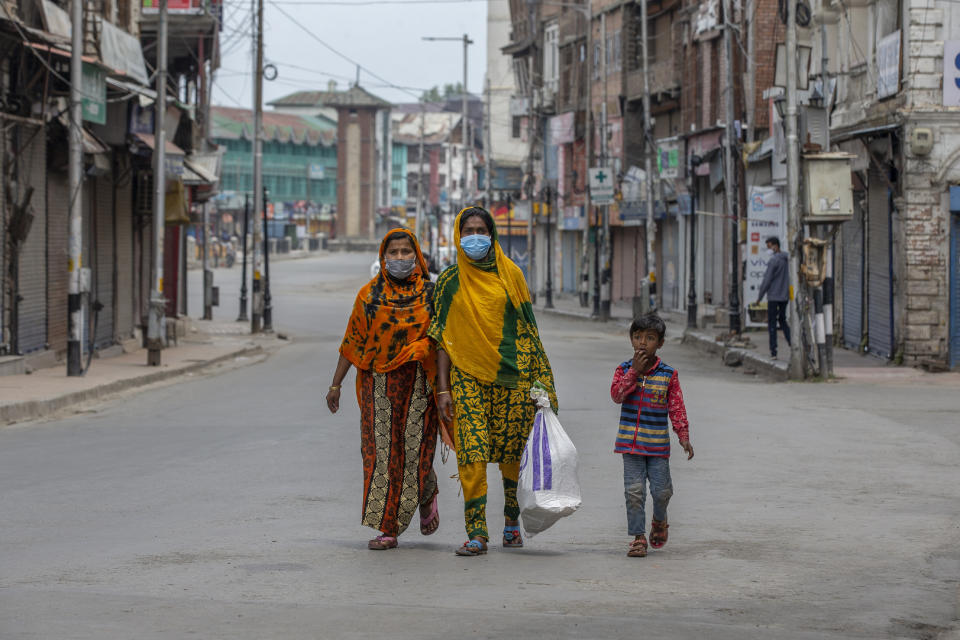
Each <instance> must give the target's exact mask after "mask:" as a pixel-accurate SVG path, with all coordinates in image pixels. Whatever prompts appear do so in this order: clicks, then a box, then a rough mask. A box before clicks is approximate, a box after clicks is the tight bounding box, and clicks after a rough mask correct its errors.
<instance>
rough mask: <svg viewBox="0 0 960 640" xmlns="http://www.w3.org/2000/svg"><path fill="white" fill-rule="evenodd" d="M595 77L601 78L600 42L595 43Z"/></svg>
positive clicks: (596, 78)
mask: <svg viewBox="0 0 960 640" xmlns="http://www.w3.org/2000/svg"><path fill="white" fill-rule="evenodd" d="M593 79H594V80H599V79H600V43H599V42H594V43H593Z"/></svg>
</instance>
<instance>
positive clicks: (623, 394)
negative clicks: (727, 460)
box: [610, 358, 690, 458]
mask: <svg viewBox="0 0 960 640" xmlns="http://www.w3.org/2000/svg"><path fill="white" fill-rule="evenodd" d="M610 397H611V398H612V399H613V401H614V402H616V403H617V404H620V405H622V406H621V409H620V425H619V430H618V431H617V442H616V447H615V449H614V452H615V453H632V454H635V455H642V456H654V457H659V458H668V457H670V432H669V431H668V428H667V418H668V417H669V418H670V422H671V423H672V424H673V430H674V431H676V433H677V437H678V438H679V439H680V441H681V442H684V441H686V440H689V439H690V425H689V423H688V422H687V411H686V408H685V407H684V404H683V391H682V390H681V389H680V381H679V380H678V378H677V370H676V369H674V368H673V367H671V366H669V365H668V364H666V363H664V362H663V360H661V359H659V358H658V359H657V362H656V364H654V365H653V367H652V368H651V369H650V370H649V371H647V373H646V374H644V375H638V373H637V372H636V371H635V370H634V369H633V367H632V364H631V361H629V360H628V361H627V362H624V363H622V364H620V366H618V367H617V370H616V371H615V372H614V374H613V384H612V385H611V386H610Z"/></svg>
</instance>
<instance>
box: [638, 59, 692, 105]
mask: <svg viewBox="0 0 960 640" xmlns="http://www.w3.org/2000/svg"><path fill="white" fill-rule="evenodd" d="M682 79H683V66H682V64H681V61H680V59H679V58H676V57H674V58H670V59H669V60H661V61H659V62H654V63H653V64H651V65H650V94H651V95H657V94H664V93H669V94H672V93H674V92H677V91H679V90H680V86H681V81H682ZM627 98H628V99H630V100H639V99H641V98H643V69H636V70H634V71H630V72H628V73H627Z"/></svg>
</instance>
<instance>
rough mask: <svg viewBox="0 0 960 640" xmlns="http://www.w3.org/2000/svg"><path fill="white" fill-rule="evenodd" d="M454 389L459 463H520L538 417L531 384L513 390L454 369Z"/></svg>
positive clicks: (452, 387)
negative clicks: (528, 437) (531, 396)
mask: <svg viewBox="0 0 960 640" xmlns="http://www.w3.org/2000/svg"><path fill="white" fill-rule="evenodd" d="M450 390H451V392H452V394H453V404H454V406H455V407H456V428H455V429H454V438H455V443H456V445H457V464H458V465H466V464H470V463H473V462H506V463H516V462H520V458H521V456H522V455H523V447H524V445H525V444H526V443H527V436H529V435H530V428H531V427H532V426H533V419H534V417H535V416H536V415H537V407H536V405H535V404H533V401H532V400H531V399H530V395H529V394H530V385H529V384H525V385H524V384H521V385H519V386H518V388H516V389H509V388H507V387H501V386H499V385H497V384H493V383H486V382H481V381H480V380H477V379H476V378H475V377H473V376H472V375H470V374H469V373H467V372H465V371H463V370H462V369H459V368H457V367H452V368H451V370H450Z"/></svg>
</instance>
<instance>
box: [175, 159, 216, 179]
mask: <svg viewBox="0 0 960 640" xmlns="http://www.w3.org/2000/svg"><path fill="white" fill-rule="evenodd" d="M193 159H194V158H193V156H190V157H188V158H186V159H185V160H184V161H183V184H186V185H191V186H196V185H215V184H217V180H218V178H217V174H215V173H210V172H209V171H208V170H207V169H205V168H204V167H203V166H202V165H200V164H197V163H195V162H192V160H193Z"/></svg>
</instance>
